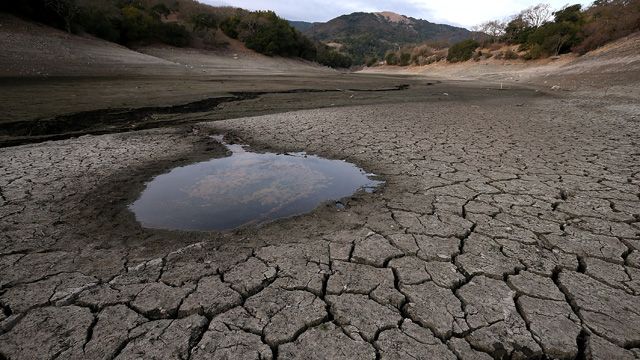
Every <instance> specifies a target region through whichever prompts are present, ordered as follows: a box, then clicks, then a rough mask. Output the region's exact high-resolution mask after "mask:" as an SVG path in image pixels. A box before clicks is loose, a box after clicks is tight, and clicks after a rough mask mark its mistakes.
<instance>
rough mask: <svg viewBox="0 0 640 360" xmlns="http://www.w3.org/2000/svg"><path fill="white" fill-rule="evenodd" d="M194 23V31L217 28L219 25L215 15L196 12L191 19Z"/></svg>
mask: <svg viewBox="0 0 640 360" xmlns="http://www.w3.org/2000/svg"><path fill="white" fill-rule="evenodd" d="M189 21H190V22H191V24H193V31H198V30H208V29H215V28H217V27H218V24H217V22H216V18H215V16H213V15H212V14H196V15H193V16H192V17H191V19H189Z"/></svg>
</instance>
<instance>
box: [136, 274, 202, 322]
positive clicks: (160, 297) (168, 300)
mask: <svg viewBox="0 0 640 360" xmlns="http://www.w3.org/2000/svg"><path fill="white" fill-rule="evenodd" d="M189 292H190V289H185V288H179V287H171V286H169V285H165V284H164V283H150V284H147V285H146V286H145V287H144V288H143V289H142V291H140V293H138V295H137V296H136V297H135V299H134V300H133V301H132V302H131V307H133V308H134V309H135V310H136V311H138V312H139V313H141V314H144V316H146V317H147V318H149V319H162V318H169V317H174V316H176V315H177V313H178V307H179V306H180V304H181V303H182V300H183V299H184V298H185V297H186V296H187V294H188V293H189Z"/></svg>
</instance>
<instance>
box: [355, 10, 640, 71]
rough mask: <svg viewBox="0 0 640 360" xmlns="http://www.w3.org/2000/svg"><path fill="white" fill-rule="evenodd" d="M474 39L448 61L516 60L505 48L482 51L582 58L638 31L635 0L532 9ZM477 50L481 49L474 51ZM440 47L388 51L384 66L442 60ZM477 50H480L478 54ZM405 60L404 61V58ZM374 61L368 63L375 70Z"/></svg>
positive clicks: (483, 27)
mask: <svg viewBox="0 0 640 360" xmlns="http://www.w3.org/2000/svg"><path fill="white" fill-rule="evenodd" d="M473 30H475V34H476V38H475V39H473V40H464V41H461V42H458V43H456V44H454V45H452V46H451V47H449V49H448V55H447V56H446V58H447V60H448V61H449V62H459V61H467V60H470V59H476V60H478V59H480V58H485V59H486V58H488V57H493V56H494V55H495V58H496V59H508V60H512V59H517V58H518V57H520V56H519V55H518V53H517V52H515V51H513V50H511V49H508V50H501V51H500V52H495V53H494V54H492V53H491V52H490V51H485V50H484V48H490V50H493V49H500V48H501V47H503V46H506V45H512V46H516V45H517V47H518V52H520V54H522V55H521V57H523V58H524V59H539V58H544V57H549V56H556V55H559V54H565V53H569V52H575V53H578V54H584V53H586V52H587V51H590V50H594V49H596V48H598V47H600V46H602V45H605V44H606V43H608V42H611V41H614V40H617V39H620V38H622V37H624V36H627V35H629V34H631V33H633V32H636V31H640V0H596V1H595V2H594V3H593V4H592V5H591V6H589V7H587V8H583V7H582V5H580V4H575V5H570V6H565V7H564V8H562V9H560V10H558V11H555V12H553V11H552V10H551V6H550V5H547V4H539V5H535V6H531V7H529V8H527V9H525V10H523V11H521V12H520V13H519V14H517V15H515V16H513V17H511V18H510V19H509V20H508V21H504V22H503V21H499V20H493V21H488V22H485V23H483V24H480V25H478V26H476V27H474V28H473ZM478 48H480V49H478ZM438 49H439V46H433V45H432V46H428V45H427V44H423V45H420V46H415V47H407V48H404V49H401V50H399V51H397V52H396V51H392V52H388V53H387V54H386V56H385V58H384V60H385V61H386V63H387V64H388V65H406V64H407V62H406V61H400V57H401V56H402V55H403V54H411V61H410V63H413V64H415V65H425V64H430V63H432V62H435V61H440V60H442V59H443V58H444V57H443V56H441V54H440V53H439V50H438ZM480 50H482V51H480ZM405 59H406V58H405ZM376 61H377V59H375V60H374V61H371V62H368V65H369V66H371V65H374V64H375V63H376Z"/></svg>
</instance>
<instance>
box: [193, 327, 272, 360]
mask: <svg viewBox="0 0 640 360" xmlns="http://www.w3.org/2000/svg"><path fill="white" fill-rule="evenodd" d="M192 354H193V355H192V357H191V358H192V359H194V360H204V359H240V360H254V359H255V360H263V359H264V360H270V359H272V358H273V354H272V352H271V348H269V346H267V345H266V344H264V343H263V342H262V341H261V340H260V336H259V335H256V334H252V333H248V332H245V331H242V330H238V329H229V327H228V326H226V325H225V324H224V323H223V322H221V321H218V320H215V319H214V320H213V321H212V322H211V324H209V329H208V330H207V331H206V332H205V333H204V335H203V336H202V339H201V340H200V342H199V343H198V344H197V345H196V346H195V347H194V348H193V351H192Z"/></svg>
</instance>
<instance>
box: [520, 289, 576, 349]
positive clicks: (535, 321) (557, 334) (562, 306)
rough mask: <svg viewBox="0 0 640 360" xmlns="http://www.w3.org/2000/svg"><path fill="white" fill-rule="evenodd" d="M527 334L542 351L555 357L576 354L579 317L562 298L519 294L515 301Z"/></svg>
mask: <svg viewBox="0 0 640 360" xmlns="http://www.w3.org/2000/svg"><path fill="white" fill-rule="evenodd" d="M517 303H518V306H519V307H520V309H522V311H521V314H522V316H523V317H524V320H525V321H526V322H527V323H528V324H529V327H530V329H531V333H532V334H533V335H534V336H535V337H536V339H538V340H539V342H540V343H541V344H542V349H543V350H544V353H545V354H547V355H549V356H551V357H553V358H556V359H573V358H575V357H576V356H577V355H578V346H577V341H576V339H577V337H578V334H580V319H579V318H578V316H577V315H575V314H574V313H573V311H572V310H571V306H569V304H567V303H566V302H565V301H564V300H559V301H558V300H543V299H536V298H532V297H529V296H521V297H519V298H518V300H517Z"/></svg>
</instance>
